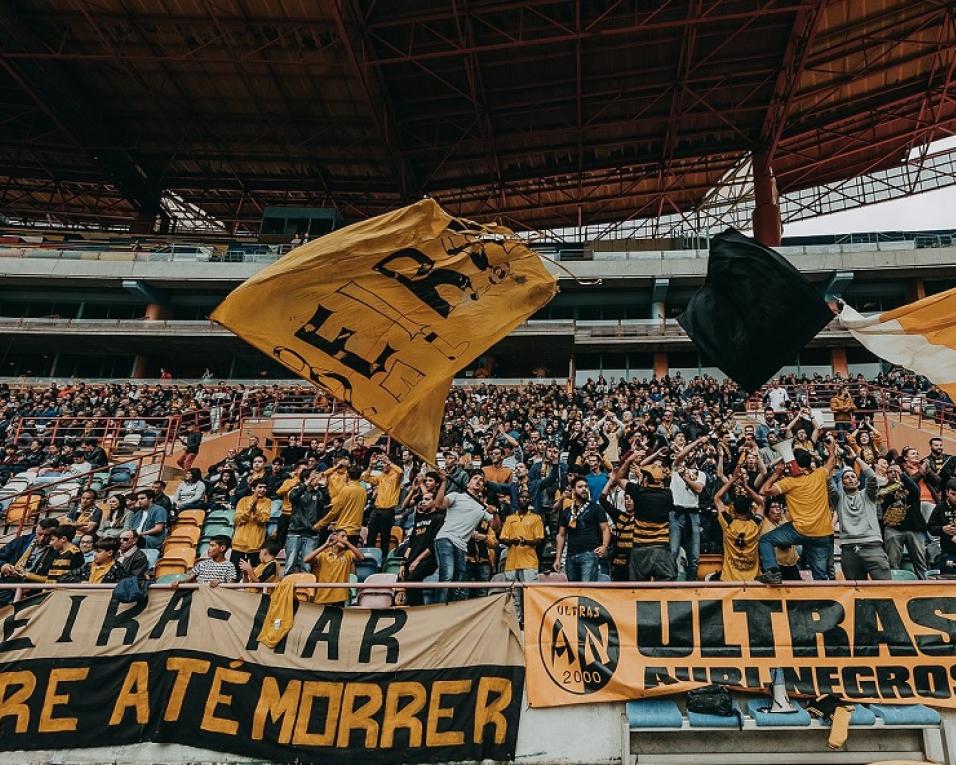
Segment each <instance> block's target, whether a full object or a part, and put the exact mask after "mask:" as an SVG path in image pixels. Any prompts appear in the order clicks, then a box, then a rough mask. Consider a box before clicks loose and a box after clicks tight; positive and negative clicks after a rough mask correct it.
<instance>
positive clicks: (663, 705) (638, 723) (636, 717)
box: [627, 699, 806, 728]
mask: <svg viewBox="0 0 956 765" xmlns="http://www.w3.org/2000/svg"><path fill="white" fill-rule="evenodd" d="M804 714H806V713H804ZM732 719H733V720H734V722H736V718H732ZM627 721H628V724H629V725H630V727H631V728H681V727H683V725H684V718H683V716H682V715H681V713H680V709H679V708H678V706H677V703H676V702H674V701H668V700H667V699H640V700H637V701H629V702H627Z"/></svg>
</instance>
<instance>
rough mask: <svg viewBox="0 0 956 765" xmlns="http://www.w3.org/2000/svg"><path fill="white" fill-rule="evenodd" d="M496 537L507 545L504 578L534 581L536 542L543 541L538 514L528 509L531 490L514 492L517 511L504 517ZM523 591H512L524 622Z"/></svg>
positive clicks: (535, 577) (515, 580) (516, 580)
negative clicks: (516, 495)
mask: <svg viewBox="0 0 956 765" xmlns="http://www.w3.org/2000/svg"><path fill="white" fill-rule="evenodd" d="M499 540H500V541H501V543H502V544H505V545H507V546H508V557H507V558H506V559H505V571H504V574H505V579H507V580H508V581H509V582H537V581H538V549H537V548H538V545H539V544H541V542H543V541H544V523H542V521H541V516H540V515H538V514H537V513H535V512H532V511H531V492H529V491H528V490H527V489H522V490H521V491H519V492H518V512H516V513H512V514H511V515H509V516H508V517H507V518H505V525H504V526H502V528H501V534H500V536H499ZM523 600H524V593H523V591H522V590H520V589H516V590H515V591H514V602H515V615H516V616H517V617H518V623H519V624H521V625H522V626H523V625H524V614H523V610H524V609H523V605H524V603H523Z"/></svg>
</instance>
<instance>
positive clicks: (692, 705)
mask: <svg viewBox="0 0 956 765" xmlns="http://www.w3.org/2000/svg"><path fill="white" fill-rule="evenodd" d="M687 711H688V712H696V713H698V714H703V715H717V716H718V717H736V718H737V725H738V726H739V727H740V728H741V729H743V725H744V721H743V716H742V715H741V714H740V712H739V711H738V710H737V709H735V708H734V699H733V697H732V696H731V695H730V691H728V690H727V689H726V688H725V687H724V686H722V685H717V684H716V683H715V684H713V685H705V686H704V687H703V688H695V689H694V690H692V691H687Z"/></svg>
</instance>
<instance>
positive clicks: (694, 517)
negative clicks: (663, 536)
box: [670, 509, 700, 582]
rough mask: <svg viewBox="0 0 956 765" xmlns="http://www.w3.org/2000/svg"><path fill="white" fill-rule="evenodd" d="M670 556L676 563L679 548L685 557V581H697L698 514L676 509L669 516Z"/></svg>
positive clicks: (698, 559) (698, 549) (698, 555)
mask: <svg viewBox="0 0 956 765" xmlns="http://www.w3.org/2000/svg"><path fill="white" fill-rule="evenodd" d="M670 535H671V554H672V555H673V556H674V561H675V562H676V561H677V557H678V555H680V551H681V548H683V550H684V553H685V554H686V555H687V581H688V582H696V581H697V566H698V564H699V563H700V513H698V512H697V511H690V510H684V509H678V510H675V511H673V512H672V513H671V514H670Z"/></svg>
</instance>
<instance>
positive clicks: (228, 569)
mask: <svg viewBox="0 0 956 765" xmlns="http://www.w3.org/2000/svg"><path fill="white" fill-rule="evenodd" d="M231 544H232V540H231V539H230V538H229V537H227V536H225V535H224V534H217V535H216V536H214V537H213V538H212V539H210V540H209V549H208V550H207V551H206V555H207V557H205V558H200V559H199V560H198V561H196V565H195V566H193V570H192V571H190V572H189V574H188V575H187V576H186V578H185V579H183V580H181V581H182V582H184V583H185V582H199V583H200V584H203V583H207V584H208V585H209V586H210V587H218V586H219V585H220V584H230V583H231V582H235V581H236V567H235V566H234V565H233V563H232V561H230V560H227V559H226V552H227V551H228V550H229V546H230V545H231ZM178 586H179V582H173V583H172V587H174V588H175V587H178Z"/></svg>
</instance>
